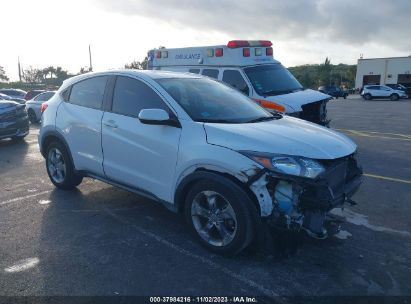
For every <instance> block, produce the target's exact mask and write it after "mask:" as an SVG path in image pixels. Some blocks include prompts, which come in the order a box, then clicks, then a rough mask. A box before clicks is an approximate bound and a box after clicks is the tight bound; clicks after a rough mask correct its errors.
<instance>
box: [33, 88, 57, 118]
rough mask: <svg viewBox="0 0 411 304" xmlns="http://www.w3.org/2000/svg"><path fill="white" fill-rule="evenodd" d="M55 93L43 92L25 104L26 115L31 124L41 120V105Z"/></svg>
mask: <svg viewBox="0 0 411 304" xmlns="http://www.w3.org/2000/svg"><path fill="white" fill-rule="evenodd" d="M54 93H55V91H43V93H40V94H39V95H37V96H35V97H34V98H33V99H31V100H28V101H27V102H26V107H27V113H28V115H29V119H30V122H31V123H37V122H39V121H40V119H41V104H42V103H43V102H46V101H47V100H49V99H50V98H51V97H53V95H54Z"/></svg>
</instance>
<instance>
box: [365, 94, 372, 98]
mask: <svg viewBox="0 0 411 304" xmlns="http://www.w3.org/2000/svg"><path fill="white" fill-rule="evenodd" d="M364 99H365V100H371V99H372V96H371V94H370V93H367V94H364Z"/></svg>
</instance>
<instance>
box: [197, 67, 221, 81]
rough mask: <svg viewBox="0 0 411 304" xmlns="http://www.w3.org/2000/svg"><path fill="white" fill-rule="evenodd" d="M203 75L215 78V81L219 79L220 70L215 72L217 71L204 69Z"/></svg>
mask: <svg viewBox="0 0 411 304" xmlns="http://www.w3.org/2000/svg"><path fill="white" fill-rule="evenodd" d="M201 74H203V75H204V76H208V77H212V78H215V79H217V78H218V70H215V69H204V70H203V73H201Z"/></svg>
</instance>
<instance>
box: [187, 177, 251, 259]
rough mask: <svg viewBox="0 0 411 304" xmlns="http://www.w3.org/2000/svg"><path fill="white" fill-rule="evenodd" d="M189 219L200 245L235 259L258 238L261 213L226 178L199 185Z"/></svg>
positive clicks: (194, 189) (189, 202) (191, 200)
mask: <svg viewBox="0 0 411 304" xmlns="http://www.w3.org/2000/svg"><path fill="white" fill-rule="evenodd" d="M213 206H214V208H213ZM185 216H186V219H187V221H188V223H189V225H190V228H191V230H192V231H193V233H194V234H195V235H196V236H197V238H198V239H199V241H200V243H201V244H202V245H203V246H204V247H206V248H207V249H208V250H210V251H212V252H215V253H218V254H222V255H235V254H237V253H239V252H241V251H242V250H243V249H244V248H246V247H247V246H248V245H249V244H250V243H251V241H252V240H253V238H254V234H255V229H256V220H257V219H256V216H257V210H256V208H255V206H254V204H253V202H252V200H251V199H250V197H249V196H248V194H247V193H246V192H245V191H244V190H243V189H241V188H240V187H239V186H238V185H236V184H235V183H234V182H232V181H231V180H228V179H226V178H224V177H220V176H216V178H215V179H213V180H211V179H207V180H200V181H198V182H197V183H195V184H194V186H193V187H191V189H190V191H189V192H188V194H187V196H186V200H185ZM222 233H223V234H224V236H223V234H222Z"/></svg>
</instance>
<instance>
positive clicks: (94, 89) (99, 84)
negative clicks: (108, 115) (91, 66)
mask: <svg viewBox="0 0 411 304" xmlns="http://www.w3.org/2000/svg"><path fill="white" fill-rule="evenodd" d="M107 79H108V77H107V76H98V77H93V78H89V79H86V80H83V81H80V82H78V83H76V84H74V85H73V86H72V87H71V93H70V97H69V99H68V102H69V103H72V104H75V105H79V106H83V107H87V108H93V109H101V104H102V102H103V96H104V90H105V89H106V83H107Z"/></svg>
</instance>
